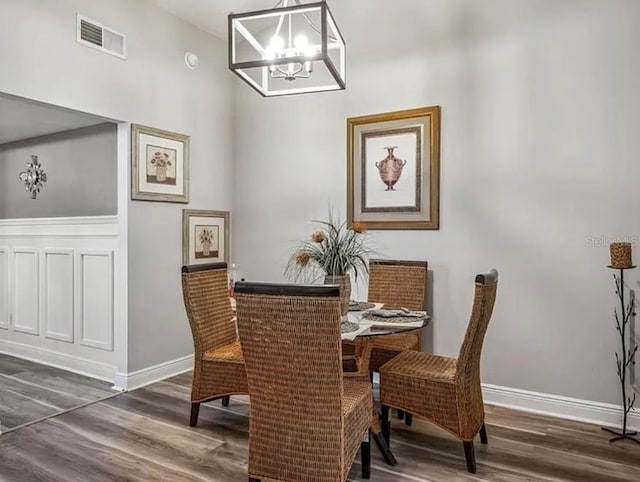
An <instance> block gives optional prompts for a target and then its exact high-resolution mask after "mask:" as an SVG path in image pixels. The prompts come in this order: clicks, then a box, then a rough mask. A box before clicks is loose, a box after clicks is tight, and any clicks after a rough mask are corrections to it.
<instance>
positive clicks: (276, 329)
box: [234, 283, 344, 481]
mask: <svg viewBox="0 0 640 482" xmlns="http://www.w3.org/2000/svg"><path fill="white" fill-rule="evenodd" d="M234 291H235V295H236V300H237V315H238V332H239V335H240V343H241V345H242V352H243V355H244V359H245V364H246V368H247V383H248V386H249V396H250V398H251V418H250V422H249V423H250V430H249V473H250V474H259V476H260V477H261V478H266V479H269V480H271V479H274V480H279V481H283V480H284V481H300V480H341V477H342V468H343V465H344V461H343V444H344V441H343V416H342V394H343V386H342V364H341V360H340V358H341V355H340V353H341V352H340V318H341V315H340V298H339V288H338V287H337V286H313V287H311V286H309V287H307V286H300V285H298V286H295V285H268V284H261V283H237V284H236V285H235V290H234Z"/></svg>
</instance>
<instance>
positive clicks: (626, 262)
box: [602, 243, 640, 444]
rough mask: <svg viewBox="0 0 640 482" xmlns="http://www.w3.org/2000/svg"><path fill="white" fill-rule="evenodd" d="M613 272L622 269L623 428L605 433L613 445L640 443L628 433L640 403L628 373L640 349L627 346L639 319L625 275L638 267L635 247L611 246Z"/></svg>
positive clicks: (617, 279) (619, 280) (620, 373)
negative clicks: (633, 255) (633, 254)
mask: <svg viewBox="0 0 640 482" xmlns="http://www.w3.org/2000/svg"><path fill="white" fill-rule="evenodd" d="M614 245H617V246H615V248H614ZM609 268H611V269H618V270H620V274H619V275H615V274H614V275H613V279H614V280H615V282H616V295H618V299H619V300H620V312H618V309H617V308H616V309H615V310H614V315H615V318H616V331H617V332H618V334H619V335H620V345H621V349H622V350H621V353H620V354H618V352H616V367H617V369H618V378H619V379H620V386H621V389H622V410H623V414H622V429H621V430H620V431H619V432H618V431H617V430H612V429H610V428H607V427H602V430H605V431H606V432H609V433H611V434H613V435H615V437H613V438H611V439H609V442H617V441H618V440H625V439H627V440H633V441H634V442H636V443H638V444H640V440H638V439H637V438H635V437H634V436H635V435H637V432H630V431H628V430H627V421H628V417H629V412H631V410H633V404H634V403H635V401H636V394H635V393H634V394H633V397H630V396H627V370H628V369H629V366H630V365H632V364H635V356H636V352H637V351H638V346H637V345H636V344H635V343H633V341H631V342H630V345H631V346H629V347H627V326H628V325H629V321H630V320H631V317H633V316H635V314H636V313H635V302H634V299H633V296H631V297H630V299H629V301H628V303H625V296H624V292H625V287H624V272H625V270H627V269H633V268H635V266H632V265H631V244H629V243H613V244H611V266H609Z"/></svg>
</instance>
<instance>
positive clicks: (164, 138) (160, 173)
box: [131, 124, 189, 203]
mask: <svg viewBox="0 0 640 482" xmlns="http://www.w3.org/2000/svg"><path fill="white" fill-rule="evenodd" d="M131 199H136V200H142V201H164V202H177V203H188V202H189V136H185V135H183V134H176V133H174V132H168V131H163V130H160V129H155V128H153V127H145V126H141V125H137V124H133V125H132V126H131Z"/></svg>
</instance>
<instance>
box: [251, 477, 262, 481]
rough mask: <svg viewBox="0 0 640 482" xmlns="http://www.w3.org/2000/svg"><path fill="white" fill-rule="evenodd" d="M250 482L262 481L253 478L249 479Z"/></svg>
mask: <svg viewBox="0 0 640 482" xmlns="http://www.w3.org/2000/svg"><path fill="white" fill-rule="evenodd" d="M249 482H261V481H260V479H254V478H253V477H249Z"/></svg>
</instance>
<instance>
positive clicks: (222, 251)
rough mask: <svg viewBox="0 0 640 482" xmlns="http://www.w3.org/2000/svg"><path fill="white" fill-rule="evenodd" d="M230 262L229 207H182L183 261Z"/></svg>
mask: <svg viewBox="0 0 640 482" xmlns="http://www.w3.org/2000/svg"><path fill="white" fill-rule="evenodd" d="M221 261H226V262H227V263H228V262H229V211H204V210H197V209H183V210H182V264H184V265H189V266H191V265H194V264H207V263H218V262H221Z"/></svg>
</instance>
